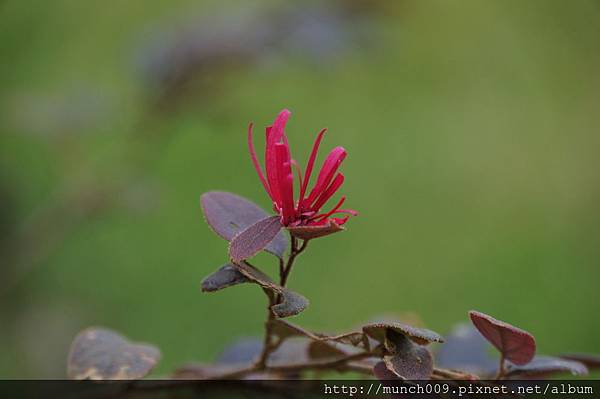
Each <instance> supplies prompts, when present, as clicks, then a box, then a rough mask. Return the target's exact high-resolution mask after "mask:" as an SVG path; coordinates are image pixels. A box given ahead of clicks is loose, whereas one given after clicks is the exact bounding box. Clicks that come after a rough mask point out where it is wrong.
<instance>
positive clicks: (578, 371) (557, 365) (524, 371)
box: [507, 356, 588, 378]
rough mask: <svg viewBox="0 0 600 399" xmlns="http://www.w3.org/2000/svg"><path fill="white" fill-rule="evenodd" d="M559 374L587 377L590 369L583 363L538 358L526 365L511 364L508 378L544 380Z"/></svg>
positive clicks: (555, 358)
mask: <svg viewBox="0 0 600 399" xmlns="http://www.w3.org/2000/svg"><path fill="white" fill-rule="evenodd" d="M557 373H571V374H573V375H586V374H587V373H588V369H587V367H585V365H584V364H583V363H580V362H576V361H573V360H565V359H561V358H558V357H551V356H536V357H534V358H533V360H532V361H531V362H529V363H527V364H525V365H521V366H517V365H514V364H511V363H509V364H508V367H507V376H508V377H514V378H522V377H525V378H542V377H547V376H549V375H551V374H557Z"/></svg>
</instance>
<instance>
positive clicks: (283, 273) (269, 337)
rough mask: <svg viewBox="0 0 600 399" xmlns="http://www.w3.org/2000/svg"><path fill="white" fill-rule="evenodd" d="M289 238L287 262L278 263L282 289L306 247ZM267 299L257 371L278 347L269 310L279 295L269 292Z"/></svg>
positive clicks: (278, 300) (273, 316) (262, 368)
mask: <svg viewBox="0 0 600 399" xmlns="http://www.w3.org/2000/svg"><path fill="white" fill-rule="evenodd" d="M290 238H291V250H290V255H289V256H288V259H287V262H284V261H283V260H280V261H279V284H280V285H281V286H282V287H285V285H286V283H287V279H288V277H289V275H290V272H291V271H292V266H293V265H294V261H295V260H296V257H297V256H298V255H300V254H301V253H302V252H303V251H304V250H305V249H306V246H307V245H308V240H304V241H303V243H302V245H300V246H298V239H297V238H296V237H294V236H292V235H290ZM265 293H266V294H267V297H268V298H269V304H268V307H267V320H266V322H265V336H264V340H263V350H262V352H261V354H260V357H259V358H258V360H257V361H256V363H255V365H254V367H255V368H256V369H257V370H264V369H265V368H266V366H267V360H268V359H269V355H270V354H271V353H272V352H274V351H275V350H276V349H277V347H278V346H279V342H275V341H274V339H273V331H272V323H271V322H272V321H273V320H275V315H274V314H273V311H272V310H271V308H272V307H273V305H275V304H277V303H279V302H280V301H281V295H273V294H272V293H270V292H267V291H266V290H265Z"/></svg>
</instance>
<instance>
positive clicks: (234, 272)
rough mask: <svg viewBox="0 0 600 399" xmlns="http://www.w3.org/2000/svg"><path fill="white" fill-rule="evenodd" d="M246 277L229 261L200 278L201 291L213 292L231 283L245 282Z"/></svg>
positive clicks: (229, 285) (246, 280)
mask: <svg viewBox="0 0 600 399" xmlns="http://www.w3.org/2000/svg"><path fill="white" fill-rule="evenodd" d="M248 281H250V280H248V278H247V277H246V276H244V275H243V274H242V273H240V272H239V270H238V269H237V267H236V266H235V265H232V264H230V263H228V264H226V265H224V266H221V267H220V268H219V270H217V271H216V272H214V273H213V274H211V275H210V276H208V277H206V278H205V279H204V280H202V291H203V292H214V291H219V290H222V289H223V288H227V287H231V286H233V285H237V284H242V283H247V282H248Z"/></svg>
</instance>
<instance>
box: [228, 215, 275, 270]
mask: <svg viewBox="0 0 600 399" xmlns="http://www.w3.org/2000/svg"><path fill="white" fill-rule="evenodd" d="M282 228H283V226H282V225H281V222H280V220H279V216H269V217H267V218H265V219H262V220H259V221H258V222H256V223H254V224H253V225H251V226H248V227H247V228H246V229H245V230H242V231H241V232H240V233H239V234H238V235H236V236H235V237H233V239H232V240H231V244H230V245H229V257H230V258H231V259H232V260H233V262H234V263H239V262H241V261H242V260H245V259H248V258H251V257H253V256H254V255H256V254H257V253H259V252H260V251H262V250H263V249H265V248H266V247H267V245H269V243H270V242H271V241H273V239H275V237H276V236H277V234H279V232H280V231H281V229H282Z"/></svg>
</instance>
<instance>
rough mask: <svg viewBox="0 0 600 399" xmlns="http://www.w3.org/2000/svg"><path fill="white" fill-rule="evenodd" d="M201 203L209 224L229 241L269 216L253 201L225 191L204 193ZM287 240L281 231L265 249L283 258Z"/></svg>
mask: <svg viewBox="0 0 600 399" xmlns="http://www.w3.org/2000/svg"><path fill="white" fill-rule="evenodd" d="M200 205H201V207H202V211H203V212H204V217H205V218H206V222H207V223H208V225H209V226H210V227H211V228H212V229H213V230H214V232H215V233H217V234H218V235H219V236H221V237H222V238H224V239H226V240H227V241H231V240H232V239H233V237H235V236H236V235H237V234H238V233H240V232H241V231H242V230H244V229H246V228H247V227H249V226H251V225H253V224H254V223H256V222H258V221H259V220H261V219H264V218H266V217H268V216H269V215H268V214H267V213H266V212H265V211H264V210H262V209H261V208H260V207H259V206H258V205H256V204H255V203H253V202H252V201H249V200H247V199H245V198H243V197H240V196H239V195H236V194H232V193H228V192H224V191H210V192H208V193H205V194H202V196H201V197H200ZM287 242H288V240H287V239H286V237H285V234H283V232H280V233H279V234H278V235H277V236H276V237H275V238H274V239H273V240H272V241H271V242H270V243H269V244H268V245H267V246H266V247H265V251H267V252H270V253H272V254H273V255H275V256H277V257H279V258H283V256H284V254H285V250H286V248H287Z"/></svg>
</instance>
